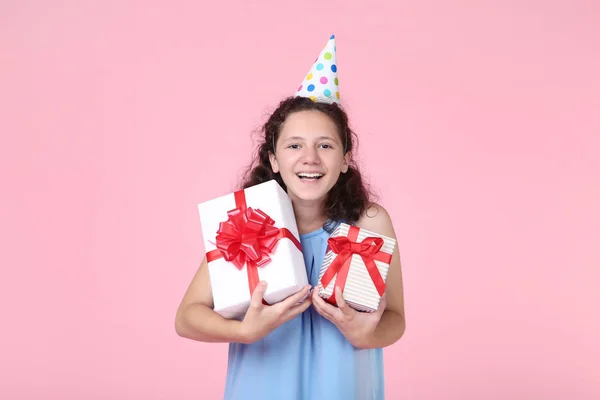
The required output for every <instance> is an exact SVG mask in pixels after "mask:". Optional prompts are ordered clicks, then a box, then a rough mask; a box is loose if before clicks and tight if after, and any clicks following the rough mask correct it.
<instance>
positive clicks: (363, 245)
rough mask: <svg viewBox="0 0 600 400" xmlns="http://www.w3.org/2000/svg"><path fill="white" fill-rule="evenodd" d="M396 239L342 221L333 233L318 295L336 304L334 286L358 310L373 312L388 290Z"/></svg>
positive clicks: (324, 262)
mask: <svg viewBox="0 0 600 400" xmlns="http://www.w3.org/2000/svg"><path fill="white" fill-rule="evenodd" d="M396 245H397V244H396V240H395V239H394V238H390V237H386V236H383V235H380V234H378V233H375V232H371V231H367V230H365V229H360V228H358V227H356V226H353V225H348V224H344V223H341V224H339V225H338V226H337V228H336V229H335V230H334V231H333V232H332V233H331V235H330V237H329V240H328V248H327V252H326V253H325V258H324V259H323V263H322V265H321V270H320V272H319V284H318V294H319V296H321V297H323V298H324V299H326V300H327V302H329V303H331V304H334V305H335V304H336V299H335V292H334V290H335V287H336V286H339V287H340V289H342V294H343V297H344V301H345V302H346V303H347V304H348V305H349V306H350V307H352V308H354V309H356V310H358V311H364V312H373V311H375V310H377V308H378V307H379V302H380V301H381V297H382V296H383V293H384V292H385V287H386V285H385V282H386V280H387V275H388V270H389V266H390V262H391V260H392V254H393V252H394V250H395V248H396Z"/></svg>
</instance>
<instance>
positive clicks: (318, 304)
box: [312, 290, 338, 323]
mask: <svg viewBox="0 0 600 400" xmlns="http://www.w3.org/2000/svg"><path fill="white" fill-rule="evenodd" d="M312 300H313V306H314V307H315V310H317V312H318V313H319V314H321V315H322V316H323V317H325V318H327V319H328V320H329V321H331V322H333V323H335V322H336V321H337V319H336V317H335V311H338V310H336V308H335V307H334V306H332V305H331V304H329V303H327V302H325V300H324V299H323V298H322V297H321V296H319V295H318V294H317V291H316V290H315V293H314V294H313V299H312Z"/></svg>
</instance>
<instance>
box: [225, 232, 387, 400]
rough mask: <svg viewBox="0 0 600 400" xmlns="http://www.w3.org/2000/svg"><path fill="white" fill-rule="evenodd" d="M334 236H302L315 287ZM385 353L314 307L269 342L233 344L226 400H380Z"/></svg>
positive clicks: (280, 329) (295, 319)
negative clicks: (357, 341) (358, 342)
mask: <svg viewBox="0 0 600 400" xmlns="http://www.w3.org/2000/svg"><path fill="white" fill-rule="evenodd" d="M328 238H329V232H327V231H326V230H325V229H324V228H321V229H319V230H317V231H314V232H311V233H307V234H303V235H300V241H301V243H302V251H303V254H304V261H305V264H306V269H307V271H306V272H307V273H308V279H309V282H310V284H311V286H313V287H314V286H316V284H317V282H318V280H319V270H320V267H321V262H322V260H323V258H324V256H325V251H326V248H327V239H328ZM383 398H384V382H383V350H382V349H358V348H356V347H354V346H352V345H351V344H350V342H348V340H347V339H346V338H345V337H344V335H342V333H341V332H340V331H339V330H338V329H337V327H336V326H335V325H333V324H332V323H331V322H329V321H328V320H327V319H325V318H324V317H322V316H321V315H320V314H319V313H317V311H316V310H315V309H314V307H313V306H312V305H311V306H310V307H309V308H308V309H307V310H306V311H305V312H303V313H302V314H300V315H298V316H297V317H296V318H294V319H292V320H290V321H288V322H286V323H285V324H283V325H281V326H280V327H278V328H277V329H275V330H274V331H272V332H271V333H270V334H269V335H267V336H266V337H264V338H263V339H261V340H259V341H257V342H255V343H252V344H249V345H245V344H241V343H230V344H229V358H228V367H227V377H226V382H225V395H224V399H225V400H255V399H260V400H303V399H327V400H338V399H339V400H354V399H357V400H371V399H373V400H380V399H383Z"/></svg>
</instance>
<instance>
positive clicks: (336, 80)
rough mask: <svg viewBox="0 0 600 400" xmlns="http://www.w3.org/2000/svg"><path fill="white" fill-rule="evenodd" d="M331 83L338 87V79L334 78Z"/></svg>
mask: <svg viewBox="0 0 600 400" xmlns="http://www.w3.org/2000/svg"><path fill="white" fill-rule="evenodd" d="M333 83H335V85H336V86H338V85H339V83H338V78H337V77H336V78H335V79H334V80H333Z"/></svg>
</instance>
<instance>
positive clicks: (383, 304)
mask: <svg viewBox="0 0 600 400" xmlns="http://www.w3.org/2000/svg"><path fill="white" fill-rule="evenodd" d="M386 306H387V293H384V294H383V296H381V300H380V301H379V307H378V308H377V311H376V312H377V313H378V314H379V315H382V314H383V312H384V311H385V307H386Z"/></svg>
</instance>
